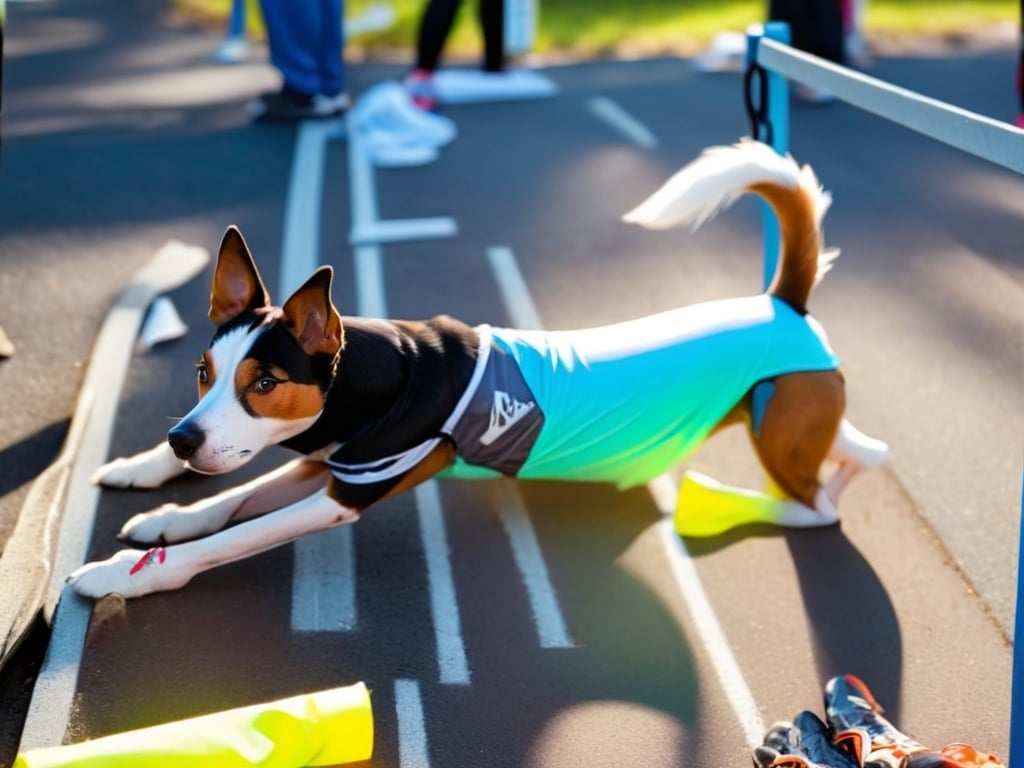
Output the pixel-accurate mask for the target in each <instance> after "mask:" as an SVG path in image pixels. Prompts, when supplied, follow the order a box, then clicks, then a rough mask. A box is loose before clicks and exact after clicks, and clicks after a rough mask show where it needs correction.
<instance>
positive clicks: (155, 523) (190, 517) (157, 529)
mask: <svg viewBox="0 0 1024 768" xmlns="http://www.w3.org/2000/svg"><path fill="white" fill-rule="evenodd" d="M206 533H209V531H207V530H205V527H204V525H203V520H202V517H201V515H199V514H196V513H195V512H189V511H187V510H186V509H184V508H183V507H181V506H179V505H177V504H164V505H163V506H162V507H158V508H157V509H154V510H153V511H151V512H140V513H139V514H137V515H135V516H133V517H131V518H130V519H129V520H128V522H126V523H125V524H124V525H123V526H122V527H121V531H120V533H118V534H117V538H118V540H120V541H127V542H133V543H137V544H174V543H177V542H180V541H188V540H189V539H195V538H197V537H199V536H202V535H203V534H206Z"/></svg>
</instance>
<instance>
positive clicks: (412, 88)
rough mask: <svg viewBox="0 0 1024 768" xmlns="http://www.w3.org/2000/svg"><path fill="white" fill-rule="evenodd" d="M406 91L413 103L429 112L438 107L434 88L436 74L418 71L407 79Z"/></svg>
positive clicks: (422, 70)
mask: <svg viewBox="0 0 1024 768" xmlns="http://www.w3.org/2000/svg"><path fill="white" fill-rule="evenodd" d="M405 90H406V91H407V92H408V94H409V98H410V99H412V103H413V104H415V105H416V106H417V107H419V108H420V109H422V110H425V111H427V112H431V111H433V109H434V107H436V106H437V91H436V90H435V88H434V73H433V72H428V71H427V70H425V69H417V70H414V71H413V72H411V73H410V74H409V75H408V76H407V77H406V78H405Z"/></svg>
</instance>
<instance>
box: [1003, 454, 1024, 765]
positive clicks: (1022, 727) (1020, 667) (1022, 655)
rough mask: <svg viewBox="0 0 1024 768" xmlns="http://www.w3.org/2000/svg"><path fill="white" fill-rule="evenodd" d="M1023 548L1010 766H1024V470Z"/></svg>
mask: <svg viewBox="0 0 1024 768" xmlns="http://www.w3.org/2000/svg"><path fill="white" fill-rule="evenodd" d="M1020 507H1021V528H1020V548H1019V549H1018V551H1017V613H1016V619H1015V622H1014V623H1015V629H1014V633H1013V667H1012V671H1011V672H1010V678H1011V680H1012V690H1013V692H1012V693H1011V695H1010V760H1009V762H1008V763H1007V765H1009V766H1010V768H1024V472H1022V473H1021V499H1020Z"/></svg>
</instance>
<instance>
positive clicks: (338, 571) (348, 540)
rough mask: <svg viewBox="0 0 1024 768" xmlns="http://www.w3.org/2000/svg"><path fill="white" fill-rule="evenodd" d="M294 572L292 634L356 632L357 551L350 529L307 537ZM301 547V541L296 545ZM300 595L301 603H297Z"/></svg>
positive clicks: (339, 529) (344, 527)
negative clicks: (354, 630)
mask: <svg viewBox="0 0 1024 768" xmlns="http://www.w3.org/2000/svg"><path fill="white" fill-rule="evenodd" d="M301 541H302V542H303V543H302V545H301V546H296V548H295V564H294V567H293V569H292V630H293V631H295V632H332V631H333V632H343V631H346V630H352V629H355V628H356V619H357V614H356V591H355V583H356V551H355V541H354V539H353V536H352V526H351V525H341V526H338V527H337V528H331V529H329V530H326V531H321V532H320V533H317V534H314V535H312V536H305V537H303V538H302V539H301ZM296 545H298V541H296ZM299 595H301V596H302V598H301V599H297V598H298V597H299Z"/></svg>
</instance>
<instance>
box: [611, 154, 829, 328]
mask: <svg viewBox="0 0 1024 768" xmlns="http://www.w3.org/2000/svg"><path fill="white" fill-rule="evenodd" d="M747 192H752V193H754V194H757V195H760V196H761V197H763V198H764V199H765V200H767V201H768V204H769V205H771V206H772V208H773V209H775V213H776V215H777V216H778V218H779V222H780V225H781V230H782V258H781V259H780V260H779V268H778V269H777V270H776V273H775V277H774V279H773V281H772V284H771V286H770V287H769V288H768V293H770V294H772V295H773V296H778V297H779V298H780V299H783V300H784V301H786V302H787V303H789V304H790V305H791V306H792V307H794V308H795V309H797V310H799V311H805V310H806V308H807V298H808V296H809V295H810V292H811V289H812V288H813V287H814V286H815V284H817V282H818V281H819V280H821V278H822V277H824V275H825V273H826V272H828V270H829V268H830V267H831V266H832V262H833V261H834V260H835V258H836V256H838V255H839V251H838V250H836V249H829V250H825V249H824V248H823V243H822V236H821V222H822V219H823V218H824V217H825V212H826V211H827V210H828V207H829V205H830V203H831V202H832V198H831V196H830V195H829V193H828V192H826V191H825V190H824V189H822V188H821V185H820V184H819V183H818V179H817V177H816V176H815V175H814V171H813V170H812V169H811V167H810V166H808V165H805V166H803V167H800V166H799V165H797V163H796V162H795V161H794V160H793V158H792V157H789V156H788V155H787V156H786V157H782V156H780V155H778V154H777V153H776V152H775V151H774V150H773V149H772V148H771V147H769V146H767V145H766V144H762V143H760V142H756V141H751V140H749V139H748V140H742V141H740V142H738V143H737V144H733V145H732V146H728V147H713V148H711V149H708V150H705V151H704V152H703V153H702V154H701V155H700V157H698V158H697V159H696V160H694V161H693V162H692V163H690V164H689V165H687V166H686V167H685V168H683V169H682V170H681V171H679V172H678V173H677V174H675V176H673V177H672V178H670V179H669V180H668V181H667V182H665V184H664V185H663V186H662V187H661V189H659V190H658V191H657V192H655V193H654V194H653V195H651V196H650V197H649V198H648V199H647V200H645V201H644V202H643V203H641V204H640V205H639V206H637V207H636V208H634V209H633V210H632V211H630V212H629V213H627V214H626V215H625V216H623V220H625V221H628V222H631V223H633V224H640V225H641V226H644V227H647V228H649V229H668V228H669V227H674V226H677V225H686V224H688V225H690V226H691V227H693V228H694V229H696V228H697V227H699V226H700V225H701V224H702V223H703V222H705V221H707V220H708V219H709V218H711V217H712V216H714V215H715V214H716V213H718V212H719V211H720V210H722V209H723V208H726V207H728V206H729V205H731V204H732V203H733V202H734V201H735V200H736V199H737V198H739V197H740V196H741V195H743V194H745V193H747Z"/></svg>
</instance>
